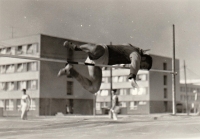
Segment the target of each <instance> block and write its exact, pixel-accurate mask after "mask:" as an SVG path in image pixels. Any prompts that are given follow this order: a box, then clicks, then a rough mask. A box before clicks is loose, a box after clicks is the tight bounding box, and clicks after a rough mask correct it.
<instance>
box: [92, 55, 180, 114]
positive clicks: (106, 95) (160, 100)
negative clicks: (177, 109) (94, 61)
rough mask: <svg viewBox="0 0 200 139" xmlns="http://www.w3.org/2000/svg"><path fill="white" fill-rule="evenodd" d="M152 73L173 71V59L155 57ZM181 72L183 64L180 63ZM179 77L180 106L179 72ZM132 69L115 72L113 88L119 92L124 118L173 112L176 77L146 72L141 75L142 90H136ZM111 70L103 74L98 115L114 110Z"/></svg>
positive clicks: (177, 95)
mask: <svg viewBox="0 0 200 139" xmlns="http://www.w3.org/2000/svg"><path fill="white" fill-rule="evenodd" d="M152 58H153V66H152V69H158V70H172V59H171V58H168V57H162V56H157V55H152ZM175 68H176V69H179V60H176V65H175ZM177 72H178V74H177V76H176V80H175V82H176V102H179V101H180V95H179V71H177ZM128 74H129V70H128V69H113V70H112V88H113V89H117V90H118V96H119V102H120V104H121V112H120V113H121V114H150V113H164V112H172V74H170V73H166V72H155V71H142V70H140V71H139V73H138V75H137V83H138V86H139V88H136V89H133V88H132V86H131V83H130V82H129V81H128V79H127V75H128ZM110 86H111V85H110V70H104V71H103V80H102V85H101V89H100V91H99V92H98V93H97V100H96V101H97V103H96V112H97V113H99V114H101V113H104V110H103V109H105V108H109V107H110V104H111V103H110V102H111V99H110Z"/></svg>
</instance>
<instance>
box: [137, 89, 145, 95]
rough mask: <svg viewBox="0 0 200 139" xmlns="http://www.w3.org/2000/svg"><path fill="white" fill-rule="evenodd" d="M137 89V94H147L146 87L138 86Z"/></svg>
mask: <svg viewBox="0 0 200 139" xmlns="http://www.w3.org/2000/svg"><path fill="white" fill-rule="evenodd" d="M137 90H138V95H147V88H145V87H140V88H137Z"/></svg>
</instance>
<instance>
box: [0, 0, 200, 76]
mask: <svg viewBox="0 0 200 139" xmlns="http://www.w3.org/2000/svg"><path fill="white" fill-rule="evenodd" d="M199 15H200V1H198V0H0V41H1V40H7V39H11V38H12V27H13V36H14V37H23V36H27V35H32V34H39V33H43V34H47V35H52V36H58V37H64V38H71V39H78V40H81V41H87V42H94V43H106V44H109V43H110V42H112V43H113V44H121V43H131V44H133V45H135V46H138V47H141V48H143V49H151V51H150V53H152V54H156V55H162V56H168V57H172V44H173V43H172V25H173V24H175V29H176V58H178V59H179V60H180V69H181V70H180V73H181V78H183V60H185V61H186V66H187V68H188V70H187V78H189V79H200V60H199V55H200V39H199V38H200V18H199Z"/></svg>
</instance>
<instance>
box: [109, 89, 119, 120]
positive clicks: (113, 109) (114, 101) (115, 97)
mask: <svg viewBox="0 0 200 139" xmlns="http://www.w3.org/2000/svg"><path fill="white" fill-rule="evenodd" d="M112 93H113V97H112V107H111V109H110V112H111V115H112V117H111V118H113V120H117V113H118V112H119V109H120V107H119V99H118V95H117V89H114V90H112Z"/></svg>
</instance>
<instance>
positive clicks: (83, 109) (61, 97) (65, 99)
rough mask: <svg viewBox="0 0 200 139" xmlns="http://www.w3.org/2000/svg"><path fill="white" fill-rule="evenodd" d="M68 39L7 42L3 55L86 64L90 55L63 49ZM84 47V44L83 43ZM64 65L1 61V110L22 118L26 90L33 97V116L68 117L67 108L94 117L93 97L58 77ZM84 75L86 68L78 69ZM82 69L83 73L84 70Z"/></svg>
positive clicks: (40, 37)
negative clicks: (21, 101) (23, 94)
mask: <svg viewBox="0 0 200 139" xmlns="http://www.w3.org/2000/svg"><path fill="white" fill-rule="evenodd" d="M65 40H66V39H64V38H58V37H51V36H47V35H34V36H29V37H24V38H15V39H11V40H7V41H3V42H2V44H3V46H1V47H0V53H1V54H10V55H18V56H26V57H36V58H51V59H61V60H66V59H67V58H68V59H69V58H71V59H74V60H83V59H84V58H85V57H86V55H85V54H83V53H81V52H79V53H78V54H74V55H73V54H72V52H69V51H67V49H66V48H64V47H63V46H62V44H63V42H64V41H65ZM79 43H81V42H79ZM64 66H65V64H64V63H58V62H49V61H36V60H31V59H14V58H8V57H0V107H3V109H4V116H10V115H19V114H20V99H21V96H22V91H21V90H22V89H27V93H28V94H29V95H30V97H31V109H30V112H29V114H30V115H55V114H56V113H58V112H62V113H64V114H65V113H66V106H68V108H69V109H70V112H71V113H74V114H92V113H93V95H92V94H90V93H89V92H88V91H86V90H84V89H83V88H82V87H81V86H80V85H79V84H78V83H77V82H76V81H74V79H72V78H70V77H67V78H66V77H65V76H64V77H60V78H58V77H57V73H58V71H59V70H60V69H61V68H63V67H64ZM74 67H75V68H76V69H77V70H78V71H80V72H82V73H84V72H85V67H83V66H82V67H81V68H80V65H75V66H74ZM80 69H81V70H80Z"/></svg>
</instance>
